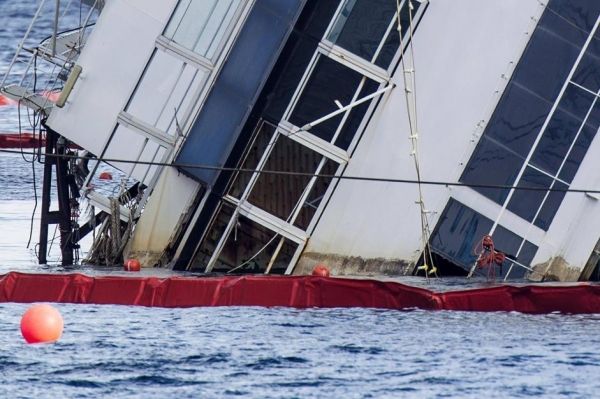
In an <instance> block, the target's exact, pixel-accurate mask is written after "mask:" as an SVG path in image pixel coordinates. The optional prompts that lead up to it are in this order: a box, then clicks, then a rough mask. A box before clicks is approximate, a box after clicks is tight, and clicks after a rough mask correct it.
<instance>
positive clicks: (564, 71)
mask: <svg viewBox="0 0 600 399" xmlns="http://www.w3.org/2000/svg"><path fill="white" fill-rule="evenodd" d="M586 37H587V35H586V34H585V33H583V32H582V31H581V30H579V29H577V27H576V26H573V24H571V23H569V22H568V21H566V20H565V19H564V18H562V17H561V16H559V15H556V14H554V13H553V12H551V11H546V12H545V13H544V15H543V16H542V18H541V20H540V23H539V25H538V28H537V29H536V30H535V32H534V33H533V35H532V37H531V40H530V41H529V44H528V46H527V49H526V50H525V52H524V53H523V56H522V57H521V62H519V65H518V66H517V68H516V70H515V72H514V78H513V79H514V81H516V82H518V83H520V84H521V85H523V86H526V87H527V89H529V90H530V91H532V92H534V93H536V94H537V95H539V96H540V97H542V98H544V99H546V100H547V101H550V102H554V100H555V99H556V96H558V94H559V93H560V89H561V88H562V86H563V84H564V81H565V79H566V78H567V76H568V75H569V72H570V70H571V68H572V67H573V63H574V62H575V60H576V59H577V56H578V55H579V52H580V50H581V46H583V44H584V42H585V39H586Z"/></svg>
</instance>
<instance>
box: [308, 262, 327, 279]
mask: <svg viewBox="0 0 600 399" xmlns="http://www.w3.org/2000/svg"><path fill="white" fill-rule="evenodd" d="M312 275H313V276H318V277H329V275H330V273H329V269H328V268H327V266H325V265H321V264H319V265H316V266H315V268H314V269H313V271H312Z"/></svg>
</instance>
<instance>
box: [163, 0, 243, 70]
mask: <svg viewBox="0 0 600 399" xmlns="http://www.w3.org/2000/svg"><path fill="white" fill-rule="evenodd" d="M240 2H241V0H183V1H181V2H180V3H179V5H178V6H177V9H176V10H175V13H174V14H173V18H172V19H171V21H170V22H169V25H168V26H167V29H166V31H165V37H167V38H169V39H171V40H173V41H174V42H176V43H178V44H180V45H182V46H183V47H185V48H187V49H189V50H192V51H194V52H195V53H197V54H199V55H201V56H202V57H205V58H208V59H212V58H213V57H214V55H215V52H216V50H217V48H218V46H219V44H220V42H221V40H222V38H223V36H224V34H225V32H226V30H227V28H228V26H229V23H230V22H231V20H232V18H233V16H234V15H235V12H236V10H237V8H238V6H239V4H240Z"/></svg>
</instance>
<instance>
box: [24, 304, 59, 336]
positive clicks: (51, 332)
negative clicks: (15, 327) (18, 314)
mask: <svg viewBox="0 0 600 399" xmlns="http://www.w3.org/2000/svg"><path fill="white" fill-rule="evenodd" d="M62 332H63V318H62V316H61V315H60V312H59V311H58V310H56V308H54V307H52V306H50V305H46V304H41V305H33V306H32V307H30V308H29V309H27V311H26V312H25V314H24V315H23V317H22V318H21V334H22V335H23V338H25V341H27V343H28V344H41V343H52V342H56V341H58V340H59V339H60V336H61V335H62Z"/></svg>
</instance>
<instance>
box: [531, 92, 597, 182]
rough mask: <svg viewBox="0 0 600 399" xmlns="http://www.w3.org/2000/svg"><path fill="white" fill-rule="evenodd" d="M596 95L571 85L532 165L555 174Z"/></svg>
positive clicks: (535, 154) (539, 146) (555, 113)
mask: <svg viewBox="0 0 600 399" xmlns="http://www.w3.org/2000/svg"><path fill="white" fill-rule="evenodd" d="M593 101H594V96H593V95H591V94H590V93H587V92H586V91H584V90H581V89H579V88H578V87H576V86H573V85H569V89H567V90H566V91H565V94H564V96H563V98H562V99H561V101H560V103H559V106H558V109H557V110H556V111H555V112H554V114H553V115H552V118H551V119H550V122H549V123H548V126H547V127H546V129H545V130H544V133H543V135H542V138H541V140H540V142H539V143H538V145H537V147H536V149H535V151H534V153H533V157H532V159H531V163H532V164H534V165H535V166H537V167H538V168H540V169H542V170H544V171H545V172H547V173H549V174H552V175H556V174H557V173H558V170H559V168H560V166H561V164H562V163H563V160H564V158H565V156H566V155H567V152H568V151H569V148H570V147H571V144H572V143H573V140H574V139H575V137H576V136H577V133H578V132H579V129H580V127H581V125H582V119H583V118H585V115H586V113H587V112H588V110H589V109H590V106H591V105H592V102H593Z"/></svg>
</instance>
